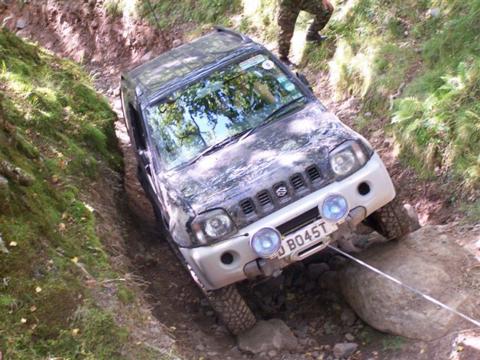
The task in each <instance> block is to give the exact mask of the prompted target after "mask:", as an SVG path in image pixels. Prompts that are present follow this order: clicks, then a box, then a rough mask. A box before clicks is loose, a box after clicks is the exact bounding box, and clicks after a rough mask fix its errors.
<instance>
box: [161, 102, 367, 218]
mask: <svg viewBox="0 0 480 360" xmlns="http://www.w3.org/2000/svg"><path fill="white" fill-rule="evenodd" d="M356 138H358V135H357V134H356V133H355V132H354V131H352V130H351V129H349V128H348V127H346V126H345V125H344V124H342V123H341V122H340V121H339V120H338V119H337V117H336V116H335V115H333V114H331V113H329V112H326V111H325V110H323V108H322V106H321V105H320V104H319V103H310V104H307V105H306V106H305V107H304V108H303V109H302V110H300V111H298V112H296V113H294V114H291V115H289V116H287V117H285V118H282V119H281V120H278V121H276V122H274V123H272V124H269V125H268V126H265V127H262V128H259V129H258V130H257V131H256V132H254V133H253V134H251V135H250V136H248V137H246V138H245V139H242V140H240V141H238V142H235V143H232V144H230V145H228V146H226V147H225V148H222V149H220V150H218V151H217V152H214V153H212V154H210V155H207V156H205V157H203V158H201V159H200V160H198V161H197V162H195V163H194V164H192V165H190V166H188V167H186V168H183V169H181V170H180V171H178V172H173V173H169V174H168V178H167V179H165V181H167V182H168V183H169V185H170V186H171V187H172V188H173V189H175V190H176V191H177V192H180V193H179V195H180V196H182V197H183V198H184V200H185V201H186V202H187V203H188V204H189V205H190V206H191V207H192V209H193V210H194V211H195V212H196V213H199V212H202V211H205V210H208V209H212V208H218V207H220V208H225V209H228V208H229V206H228V204H232V202H236V201H239V200H240V199H242V198H245V197H246V196H252V194H256V193H257V192H258V191H260V190H261V189H264V188H266V187H269V186H272V184H274V183H276V182H278V181H283V180H285V179H288V177H289V176H291V175H292V174H294V173H295V172H296V171H302V170H304V169H305V167H306V166H309V165H311V164H316V165H317V166H319V167H320V168H321V169H322V171H325V172H330V169H329V168H328V169H326V168H325V167H329V166H328V153H329V151H331V150H332V149H333V148H335V147H336V146H337V145H339V144H340V143H343V142H344V141H347V140H353V139H356Z"/></svg>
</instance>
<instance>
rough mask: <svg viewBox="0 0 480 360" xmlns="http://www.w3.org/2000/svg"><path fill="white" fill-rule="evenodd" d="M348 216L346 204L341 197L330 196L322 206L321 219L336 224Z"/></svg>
mask: <svg viewBox="0 0 480 360" xmlns="http://www.w3.org/2000/svg"><path fill="white" fill-rule="evenodd" d="M347 214H348V203H347V200H346V199H345V198H344V197H343V196H342V195H330V196H329V197H327V198H326V199H325V201H324V202H323V205H322V217H323V218H324V219H325V220H328V221H331V222H338V221H340V220H342V219H343V218H344V217H345V216H347Z"/></svg>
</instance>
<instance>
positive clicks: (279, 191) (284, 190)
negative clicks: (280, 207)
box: [275, 185, 288, 198]
mask: <svg viewBox="0 0 480 360" xmlns="http://www.w3.org/2000/svg"><path fill="white" fill-rule="evenodd" d="M275 194H277V196H278V197H279V198H282V197H284V196H285V195H287V194H288V189H287V187H286V186H283V185H281V186H279V187H277V189H276V190H275Z"/></svg>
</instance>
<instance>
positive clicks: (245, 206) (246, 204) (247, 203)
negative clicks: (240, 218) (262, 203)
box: [240, 199, 255, 215]
mask: <svg viewBox="0 0 480 360" xmlns="http://www.w3.org/2000/svg"><path fill="white" fill-rule="evenodd" d="M240 207H241V208H242V211H243V213H244V214H245V215H248V214H251V213H252V212H254V211H255V205H254V204H253V201H252V199H244V200H242V201H240Z"/></svg>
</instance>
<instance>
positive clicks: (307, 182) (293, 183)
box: [239, 164, 323, 215]
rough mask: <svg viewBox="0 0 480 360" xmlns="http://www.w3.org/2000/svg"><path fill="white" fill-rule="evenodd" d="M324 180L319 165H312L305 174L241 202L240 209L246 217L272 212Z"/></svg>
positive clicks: (295, 175) (294, 175) (296, 174)
mask: <svg viewBox="0 0 480 360" xmlns="http://www.w3.org/2000/svg"><path fill="white" fill-rule="evenodd" d="M321 179H323V176H322V173H321V172H320V169H319V168H318V166H317V165H315V164H312V165H310V166H309V167H307V168H306V169H305V172H302V173H295V174H293V175H292V176H290V178H288V180H287V179H285V180H284V181H280V182H277V183H275V184H274V185H273V186H272V187H271V188H268V189H263V190H261V191H259V192H258V193H257V194H256V195H255V196H252V197H251V198H250V197H249V198H245V199H243V200H241V201H240V203H239V205H240V209H241V211H242V212H243V214H244V215H249V214H252V213H254V212H265V211H270V210H272V207H274V206H276V205H279V204H286V203H288V202H289V200H291V199H293V198H295V192H297V191H304V190H305V189H306V188H308V187H312V186H314V185H316V184H318V183H319V180H321Z"/></svg>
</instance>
